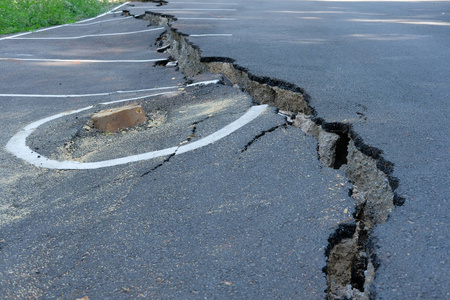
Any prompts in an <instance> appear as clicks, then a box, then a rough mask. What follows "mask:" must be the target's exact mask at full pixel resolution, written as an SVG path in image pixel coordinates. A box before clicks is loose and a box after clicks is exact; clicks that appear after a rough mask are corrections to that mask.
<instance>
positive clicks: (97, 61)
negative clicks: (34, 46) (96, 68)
mask: <svg viewBox="0 0 450 300" xmlns="http://www.w3.org/2000/svg"><path fill="white" fill-rule="evenodd" d="M0 60H6V61H7V60H17V61H44V62H80V63H145V62H156V61H165V60H167V58H156V59H129V60H127V59H118V60H101V59H53V58H20V57H0Z"/></svg>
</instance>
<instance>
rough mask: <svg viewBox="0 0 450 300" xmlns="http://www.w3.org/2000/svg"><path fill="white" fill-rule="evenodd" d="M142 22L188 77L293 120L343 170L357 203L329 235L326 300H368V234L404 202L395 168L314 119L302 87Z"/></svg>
mask: <svg viewBox="0 0 450 300" xmlns="http://www.w3.org/2000/svg"><path fill="white" fill-rule="evenodd" d="M142 18H143V19H145V20H148V21H150V22H151V24H152V25H165V26H166V27H167V31H166V32H165V33H164V34H163V35H161V37H160V38H159V39H158V41H157V46H159V47H163V48H164V51H166V52H167V53H169V54H170V55H171V56H172V57H173V58H174V59H175V60H177V62H178V66H179V68H180V70H181V71H182V72H183V73H184V74H185V75H186V76H187V77H190V76H194V75H196V74H200V73H204V72H213V73H220V74H223V75H224V76H226V78H227V81H229V82H231V84H233V85H238V86H239V87H240V88H241V89H242V90H243V91H245V92H247V93H248V94H250V95H251V96H252V98H253V99H254V100H255V101H257V102H258V103H260V104H269V105H271V106H275V107H278V108H279V109H280V110H283V111H286V112H288V114H294V122H293V125H294V126H296V127H299V128H300V129H301V130H302V131H304V132H305V133H306V134H309V135H313V136H314V137H315V138H316V139H317V141H318V159H319V160H320V161H321V162H322V163H323V164H324V165H325V166H327V167H330V168H335V169H340V168H342V169H344V170H345V174H346V177H347V179H348V180H349V181H350V182H351V183H352V185H353V189H352V191H351V192H350V194H351V196H352V197H353V199H354V200H355V202H356V209H355V212H354V213H353V218H351V219H349V220H346V221H345V222H343V223H342V224H340V225H339V226H338V227H337V228H336V230H335V231H334V232H333V234H331V235H330V238H329V241H328V242H329V245H328V249H327V251H326V253H325V254H326V256H327V265H326V267H325V268H324V273H325V274H326V280H327V285H328V289H327V291H326V292H327V296H326V297H327V299H372V298H374V296H375V295H374V294H373V292H372V281H373V279H374V276H375V272H376V268H377V263H376V257H375V254H374V251H373V247H374V245H373V241H372V239H371V233H372V230H373V228H374V226H376V225H377V224H380V223H383V222H385V221H386V220H387V218H388V216H389V214H390V213H391V212H392V210H393V209H394V207H395V206H396V205H402V204H403V202H404V199H403V198H401V197H399V196H398V195H397V194H396V192H395V190H396V188H397V186H398V179H397V178H395V177H393V176H392V175H391V174H392V172H393V164H392V163H391V162H389V161H386V160H385V159H384V158H383V157H382V153H383V152H382V151H381V150H380V149H377V148H374V147H371V146H369V145H367V144H365V143H364V141H363V139H362V138H361V137H360V136H359V135H358V134H357V133H356V132H355V131H354V130H353V128H352V126H351V124H347V123H327V122H326V121H325V120H323V119H321V118H318V117H317V113H316V111H315V110H314V108H313V107H311V106H310V105H309V102H308V99H309V97H308V95H307V94H306V93H305V91H304V90H303V89H301V88H300V87H298V86H296V85H294V84H291V83H289V82H285V81H282V80H278V79H274V78H269V77H261V76H255V75H253V74H251V73H250V72H249V71H248V70H246V69H245V68H242V67H241V66H239V65H237V64H236V63H235V61H234V60H233V59H231V58H226V57H207V58H205V57H201V51H200V49H199V48H198V47H197V46H196V45H194V44H193V43H191V42H189V41H188V39H187V38H186V37H187V35H185V34H183V33H180V32H178V31H177V30H176V29H173V28H172V26H171V23H172V22H174V21H176V18H175V17H173V16H168V15H165V16H164V15H161V14H156V13H151V12H147V13H146V14H145V15H144V16H143V17H142Z"/></svg>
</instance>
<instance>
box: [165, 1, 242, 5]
mask: <svg viewBox="0 0 450 300" xmlns="http://www.w3.org/2000/svg"><path fill="white" fill-rule="evenodd" d="M170 4H171V5H172V4H203V5H237V3H211V2H184V1H170Z"/></svg>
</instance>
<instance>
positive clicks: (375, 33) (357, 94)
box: [135, 0, 450, 299]
mask: <svg viewBox="0 0 450 300" xmlns="http://www.w3.org/2000/svg"><path fill="white" fill-rule="evenodd" d="M200 2H201V1H197V2H196V3H192V4H189V3H186V2H180V3H177V1H170V3H169V4H168V5H167V6H163V7H159V8H158V10H157V12H159V13H168V14H173V15H174V16H175V17H177V18H178V21H177V22H175V23H174V24H173V27H174V28H176V29H178V30H179V31H180V32H182V33H185V34H189V35H194V34H195V35H198V34H231V35H232V36H215V37H204V36H203V37H195V36H192V37H188V38H189V40H190V41H191V42H193V43H194V44H196V45H198V46H199V47H200V49H201V50H202V56H203V57H229V58H232V59H235V60H236V63H237V64H238V65H240V66H242V67H245V68H247V69H248V70H249V72H251V73H252V74H255V75H259V76H268V77H273V78H278V79H282V80H285V81H288V82H291V83H294V84H296V85H298V86H300V87H302V88H304V89H305V90H306V92H307V93H308V94H309V95H310V97H311V102H310V103H311V105H312V106H313V107H314V108H315V109H316V110H317V112H318V116H319V117H322V118H324V119H325V120H326V121H328V122H333V121H338V122H348V123H351V124H353V126H354V129H355V131H356V132H357V133H359V134H360V135H361V136H362V137H363V139H364V141H365V142H366V143H367V144H369V145H371V146H374V147H377V148H379V149H382V150H383V151H384V157H385V158H386V159H387V160H389V161H391V162H393V163H394V164H395V171H394V173H393V175H394V176H396V177H398V178H399V179H400V187H399V189H398V190H397V191H398V193H399V194H400V195H401V196H402V197H404V198H405V200H406V202H405V204H404V206H402V207H399V208H397V210H396V211H395V212H394V213H393V214H392V215H391V217H390V219H389V221H388V222H387V223H386V224H383V225H380V226H378V227H377V228H376V230H375V234H374V236H375V238H376V239H377V246H378V249H377V256H378V259H379V263H380V267H379V269H378V270H377V275H376V279H375V292H376V295H377V297H378V298H379V299H449V298H450V285H449V284H448V281H449V278H450V273H449V258H448V253H450V249H449V248H450V247H449V242H448V241H449V238H450V236H449V232H450V228H449V221H448V211H449V208H450V207H449V199H450V190H449V185H448V178H449V175H448V174H449V169H450V158H449V153H450V150H449V134H448V133H449V131H448V128H450V126H449V125H450V124H449V118H448V115H449V98H450V84H449V83H450V64H449V63H448V62H449V59H450V38H449V36H450V35H449V34H450V32H449V28H450V27H449V25H450V4H449V2H448V1H422V2H421V1H418V2H415V1H402V2H396V1H385V2H384V1H383V2H376V1H374V2H372V1H342V2H339V1H239V0H237V1H233V2H230V3H225V2H223V1H208V3H206V1H205V4H201V3H200ZM219 2H220V3H219ZM211 3H216V4H217V5H212V4H211ZM211 8H214V9H215V10H211ZM135 9H136V8H135ZM184 9H189V10H184ZM218 9H224V10H218ZM186 18H189V19H186ZM192 18H218V19H215V20H195V19H192ZM230 19H233V20H230Z"/></svg>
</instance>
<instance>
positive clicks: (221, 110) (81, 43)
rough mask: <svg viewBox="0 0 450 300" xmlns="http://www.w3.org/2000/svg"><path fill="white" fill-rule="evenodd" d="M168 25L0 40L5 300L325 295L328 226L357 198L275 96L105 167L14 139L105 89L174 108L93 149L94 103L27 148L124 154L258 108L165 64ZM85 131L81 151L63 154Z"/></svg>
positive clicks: (114, 22)
mask: <svg viewBox="0 0 450 300" xmlns="http://www.w3.org/2000/svg"><path fill="white" fill-rule="evenodd" d="M147 5H151V4H147ZM81 25H82V26H81ZM161 33H162V30H161V29H160V28H159V27H148V26H147V22H143V21H140V20H136V19H134V18H126V17H124V16H122V15H121V14H120V13H111V14H108V15H105V16H103V17H101V18H98V19H95V20H91V21H89V22H84V23H79V24H76V25H69V26H63V27H59V28H55V29H52V30H47V31H41V32H37V33H30V34H27V35H21V36H17V37H14V36H12V37H2V38H1V40H0V43H1V45H2V47H1V50H0V56H1V57H2V60H0V65H1V67H2V70H3V72H2V75H1V76H0V80H1V82H2V84H1V87H0V108H1V109H0V116H1V118H0V120H1V121H0V122H1V125H2V131H1V133H0V143H1V145H2V147H1V150H0V170H1V176H0V184H1V189H0V199H1V200H0V201H1V202H0V207H1V215H0V222H1V223H0V226H1V230H0V251H1V252H0V257H1V260H0V261H1V262H0V264H1V265H0V290H1V291H2V292H1V295H2V297H3V298H8V299H9V298H11V299H23V298H43V299H49V298H68V299H77V298H81V297H85V296H88V297H89V298H91V299H97V298H122V297H130V298H136V297H139V296H143V297H148V298H158V297H159V298H238V299H242V298H283V299H286V298H299V297H300V298H308V299H323V298H324V296H325V293H324V290H325V289H326V282H325V276H324V274H323V273H322V268H323V267H324V266H325V256H324V251H325V248H326V246H327V238H328V236H329V235H330V233H332V232H333V228H334V226H335V225H336V224H338V223H339V222H341V221H342V220H345V219H347V218H349V217H350V216H351V212H352V211H353V207H354V201H353V200H352V199H350V197H349V196H348V188H349V186H348V184H347V183H346V179H345V178H344V176H343V174H342V172H341V171H339V170H333V169H329V168H325V167H323V166H322V165H321V164H320V163H319V161H318V160H317V154H316V147H317V145H316V141H315V140H314V139H313V138H312V137H307V136H305V135H304V134H303V133H302V132H301V131H300V130H298V129H296V128H293V127H291V126H287V125H286V120H285V117H283V116H280V115H278V114H277V112H276V110H275V109H274V108H270V107H269V108H267V109H265V110H264V112H263V113H262V114H261V115H259V116H258V117H257V118H256V119H254V120H253V121H251V122H250V123H248V124H246V125H245V126H243V127H241V128H239V129H237V130H236V131H234V132H232V133H230V134H229V135H228V136H226V137H224V138H222V139H220V140H218V141H216V142H214V143H212V144H210V145H207V146H205V147H202V148H198V149H196V150H193V151H190V152H186V153H183V154H180V155H176V156H173V157H168V156H166V157H164V156H163V157H158V158H154V159H149V160H142V161H138V162H132V163H128V164H122V165H116V166H112V167H107V168H97V169H92V170H55V169H46V168H39V167H36V166H34V165H31V164H29V163H27V162H25V161H23V160H21V159H19V158H17V157H16V156H15V155H13V154H12V153H10V152H8V151H6V150H5V148H4V146H5V145H6V144H7V143H8V141H9V140H10V139H11V137H12V136H13V135H15V134H16V133H17V132H20V131H21V130H22V129H23V128H24V127H25V126H26V125H28V124H30V123H32V122H34V121H37V120H41V119H43V118H46V117H49V116H53V115H56V114H59V113H62V112H67V111H73V110H77V109H80V108H84V107H88V106H91V105H92V106H94V110H95V109H96V108H98V105H99V103H104V102H105V101H108V102H109V101H122V100H127V99H135V100H127V101H123V102H119V104H117V103H116V104H113V106H114V105H115V106H117V105H120V103H124V104H128V103H130V102H132V103H134V102H137V103H142V104H143V105H144V107H146V108H147V109H148V111H151V112H154V111H164V112H166V113H167V120H165V121H164V122H162V123H161V124H160V125H158V126H153V127H145V126H144V127H143V128H135V129H132V130H130V131H128V132H125V133H123V134H122V133H118V134H116V135H105V134H103V135H102V134H101V133H98V134H97V136H96V142H98V144H96V145H95V147H92V143H93V142H92V140H87V139H86V136H85V135H83V134H81V133H82V132H83V130H84V129H83V125H85V124H86V122H87V120H88V119H89V115H88V114H87V111H84V112H80V113H78V114H76V115H70V116H65V117H62V118H60V119H57V120H51V121H49V123H48V124H46V125H43V126H42V127H38V128H36V129H34V132H33V135H31V136H30V137H29V139H27V146H28V147H30V149H32V150H33V151H38V153H40V154H42V156H44V155H45V156H47V157H51V158H53V159H55V160H63V159H69V160H75V159H76V160H78V161H82V162H92V161H94V162H95V161H98V160H105V159H114V158H117V157H121V156H124V155H130V152H132V154H136V153H140V152H141V151H148V150H149V149H150V150H155V149H156V150H157V149H161V147H168V146H176V145H179V144H180V143H181V142H184V141H187V145H189V143H194V142H195V141H196V140H198V139H201V138H203V137H205V136H208V135H210V134H211V133H213V132H216V131H217V130H220V129H221V128H223V127H224V126H226V125H228V124H230V122H232V121H234V120H236V119H237V118H239V116H241V115H243V114H244V113H245V112H246V111H248V109H250V107H252V106H253V105H254V104H253V102H252V99H251V98H250V97H249V96H248V95H246V94H244V93H243V92H241V91H240V90H239V89H236V88H233V87H228V86H223V85H219V84H212V85H208V86H196V87H186V86H185V85H184V81H185V80H184V78H183V75H182V74H180V73H179V72H177V71H176V70H175V69H174V68H162V67H155V66H154V60H160V59H167V57H166V55H165V54H159V53H157V52H156V47H155V46H154V42H155V41H156V39H157V37H158V36H159V35H160V34H161ZM142 60H145V62H143V61H142ZM161 89H163V90H161ZM161 91H163V92H167V94H164V95H157V96H155V94H159V93H161ZM148 111H147V112H148ZM192 125H195V126H196V129H195V132H193V130H192ZM275 127H277V129H276V130H273V128H275ZM264 132H267V133H266V134H264V135H262V134H261V133H264ZM191 135H193V136H191ZM94 137H95V134H94ZM188 137H189V138H190V139H189V140H188ZM84 139H86V140H84ZM75 140H76V142H78V144H76V145H78V146H77V147H78V148H77V149H78V150H77V151H80V153H81V154H74V153H75V152H73V151H72V152H70V151H69V152H67V151H66V152H64V151H65V150H64V149H66V148H65V146H67V143H68V142H73V141H75ZM83 142H84V143H83ZM65 144H66V145H65ZM117 145H125V146H121V147H117ZM66 150H67V149H66ZM72 150H73V149H72ZM77 153H78V152H77ZM42 158H43V157H42Z"/></svg>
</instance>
